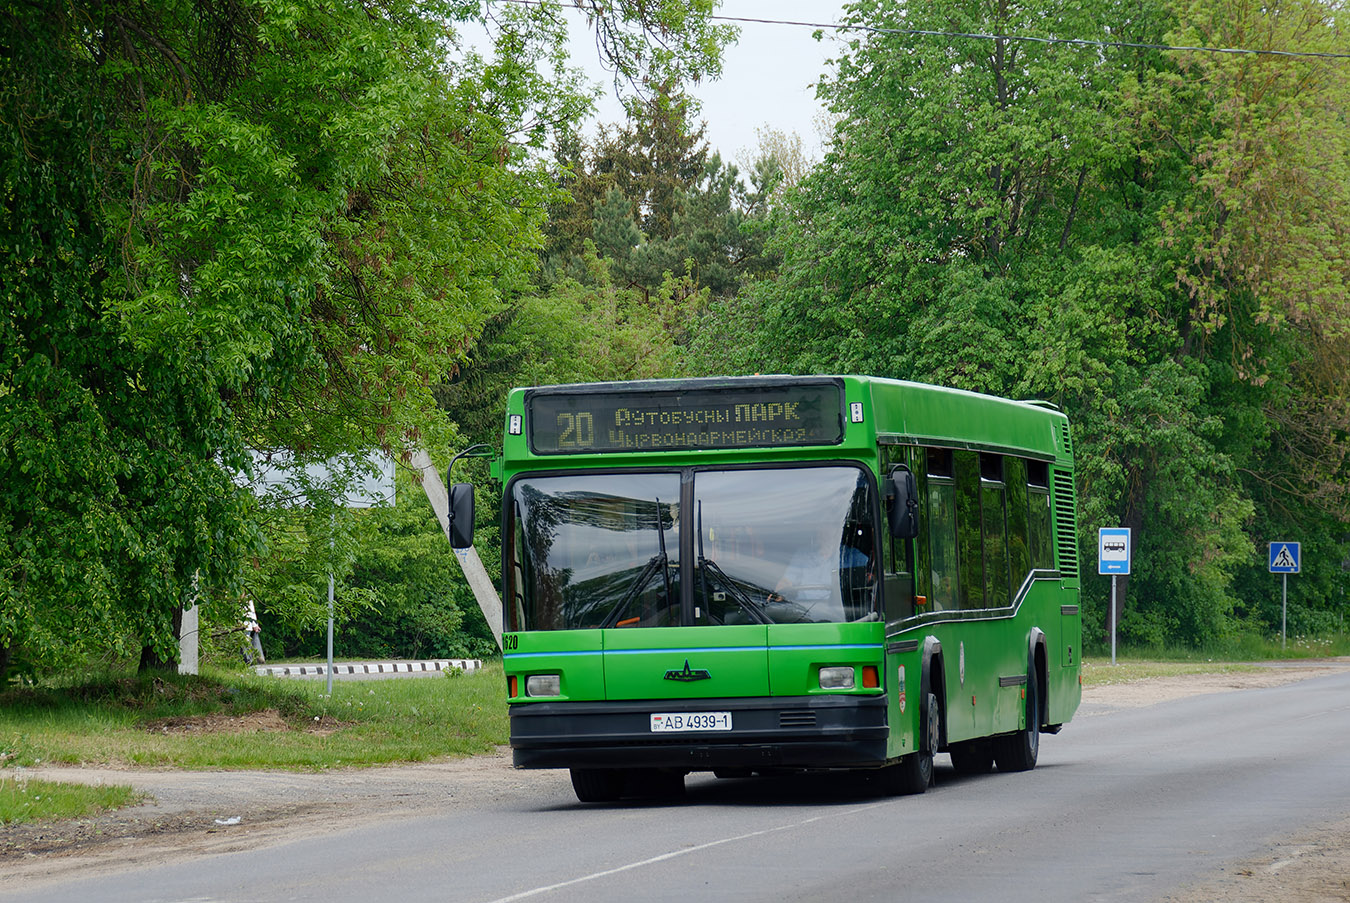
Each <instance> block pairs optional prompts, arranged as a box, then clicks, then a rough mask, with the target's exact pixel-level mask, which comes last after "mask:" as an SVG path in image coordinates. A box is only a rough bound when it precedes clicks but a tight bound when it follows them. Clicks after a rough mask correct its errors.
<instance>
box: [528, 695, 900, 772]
mask: <svg viewBox="0 0 1350 903" xmlns="http://www.w3.org/2000/svg"><path fill="white" fill-rule="evenodd" d="M657 712H683V713H700V712H730V714H731V721H732V730H729V731H725V732H724V731H691V732H687V733H685V732H682V733H675V734H672V733H663V732H653V731H652V729H651V723H652V718H651V716H652V714H653V713H657ZM510 715H511V747H512V760H513V762H514V764H515V766H516V767H517V768H679V769H686V770H689V771H708V770H712V769H719V768H751V769H756V768H792V769H796V768H802V769H807V768H869V767H873V768H874V767H877V766H880V765H882V764H885V762H886V737H887V734H888V729H887V725H886V701H885V699H884V698H881V697H840V696H821V697H794V698H789V699H778V698H760V699H718V700H699V701H697V702H693V701H680V702H676V701H673V700H659V701H646V702H614V703H561V702H560V703H535V704H531V705H515V706H512V707H511V712H510Z"/></svg>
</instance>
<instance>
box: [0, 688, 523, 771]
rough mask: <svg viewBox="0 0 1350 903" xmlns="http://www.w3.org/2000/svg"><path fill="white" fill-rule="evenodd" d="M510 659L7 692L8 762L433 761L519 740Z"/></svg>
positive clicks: (0, 759) (1, 716)
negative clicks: (511, 703) (512, 733)
mask: <svg viewBox="0 0 1350 903" xmlns="http://www.w3.org/2000/svg"><path fill="white" fill-rule="evenodd" d="M504 696H505V692H504V681H503V679H502V669H501V664H500V662H498V663H489V664H487V665H485V667H484V668H483V669H482V670H481V671H478V672H472V673H465V674H457V675H455V676H438V677H422V678H403V679H395V680H372V681H341V680H338V681H334V683H333V695H332V697H331V698H330V697H328V696H326V695H325V694H324V682H323V681H299V680H282V679H277V678H272V677H258V676H256V675H253V674H234V673H226V672H218V673H208V674H204V675H199V676H198V675H171V674H166V675H156V676H153V677H139V676H138V677H105V678H101V679H98V680H94V681H87V682H85V683H81V684H78V685H71V686H64V687H60V686H40V687H37V688H20V689H14V690H9V691H7V692H5V693H3V694H0V763H4V764H9V765H26V766H36V765H94V766H99V765H102V766H123V767H125V766H150V767H160V768H185V769H288V770H313V771H319V770H323V769H326V768H342V767H351V766H369V765H382V764H387V763H392V762H425V761H429V760H433V759H441V758H447V757H456V756H466V755H473V754H475V753H481V752H486V751H489V750H491V749H493V748H494V747H496V746H498V745H500V744H503V743H505V742H506V741H507V731H508V727H507V719H506V703H505V699H504Z"/></svg>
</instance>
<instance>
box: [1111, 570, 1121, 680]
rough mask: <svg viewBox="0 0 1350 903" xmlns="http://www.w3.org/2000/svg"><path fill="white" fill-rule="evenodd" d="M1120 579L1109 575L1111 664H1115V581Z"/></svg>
mask: <svg viewBox="0 0 1350 903" xmlns="http://www.w3.org/2000/svg"><path fill="white" fill-rule="evenodd" d="M1119 579H1120V578H1119V577H1117V576H1116V575H1115V574H1112V575H1111V664H1113V665H1114V664H1115V663H1116V581H1117V580H1119Z"/></svg>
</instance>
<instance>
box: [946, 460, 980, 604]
mask: <svg viewBox="0 0 1350 903" xmlns="http://www.w3.org/2000/svg"><path fill="white" fill-rule="evenodd" d="M953 457H954V458H955V459H956V548H957V557H958V559H959V560H960V566H961V607H962V608H966V609H971V608H984V607H985V606H984V544H983V542H982V537H981V533H982V530H981V527H982V525H983V519H982V518H981V517H980V453H979V452H973V451H958V452H955V453H954V455H953Z"/></svg>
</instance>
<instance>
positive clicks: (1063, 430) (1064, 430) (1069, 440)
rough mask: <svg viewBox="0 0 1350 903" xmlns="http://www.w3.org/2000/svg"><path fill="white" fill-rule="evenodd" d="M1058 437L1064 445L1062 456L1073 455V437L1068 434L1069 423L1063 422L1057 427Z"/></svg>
mask: <svg viewBox="0 0 1350 903" xmlns="http://www.w3.org/2000/svg"><path fill="white" fill-rule="evenodd" d="M1059 437H1060V440H1061V441H1062V443H1063V445H1064V454H1065V455H1067V456H1072V455H1073V437H1072V436H1071V435H1070V434H1069V421H1067V420H1065V421H1063V422H1062V423H1060V425H1059Z"/></svg>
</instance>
